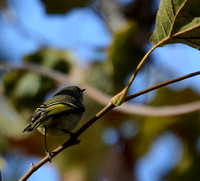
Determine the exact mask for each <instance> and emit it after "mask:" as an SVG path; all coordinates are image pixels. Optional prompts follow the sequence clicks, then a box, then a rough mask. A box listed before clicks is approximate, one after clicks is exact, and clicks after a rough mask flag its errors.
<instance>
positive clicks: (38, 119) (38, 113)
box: [23, 104, 47, 132]
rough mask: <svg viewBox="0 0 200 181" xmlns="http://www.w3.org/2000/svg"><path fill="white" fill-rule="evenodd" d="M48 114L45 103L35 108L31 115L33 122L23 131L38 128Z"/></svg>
mask: <svg viewBox="0 0 200 181" xmlns="http://www.w3.org/2000/svg"><path fill="white" fill-rule="evenodd" d="M46 114H47V112H46V108H45V105H43V104H42V105H41V106H40V107H39V108H37V109H36V110H35V113H34V114H33V115H32V116H31V120H32V122H31V123H30V124H29V125H28V126H27V127H26V128H25V129H24V130H23V132H25V131H28V132H30V131H32V130H33V129H36V128H37V127H38V126H39V125H40V124H41V123H42V120H44V118H45V117H46Z"/></svg>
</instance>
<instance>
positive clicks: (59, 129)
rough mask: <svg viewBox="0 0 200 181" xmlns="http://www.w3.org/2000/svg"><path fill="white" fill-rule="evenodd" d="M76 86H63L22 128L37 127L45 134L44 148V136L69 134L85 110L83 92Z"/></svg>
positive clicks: (30, 128) (28, 130) (29, 130)
mask: <svg viewBox="0 0 200 181" xmlns="http://www.w3.org/2000/svg"><path fill="white" fill-rule="evenodd" d="M84 91H85V89H80V88H79V87H77V86H69V87H64V88H62V89H61V90H60V91H58V92H57V93H56V94H55V95H54V96H53V97H51V98H50V99H48V100H47V101H46V102H44V103H43V104H42V105H40V106H39V108H37V109H36V110H35V112H34V114H33V115H32V116H31V120H32V122H31V123H30V124H29V125H28V126H27V127H26V128H25V129H24V130H23V132H26V131H27V132H31V131H33V130H34V129H37V130H38V131H39V132H41V133H42V134H43V135H44V136H45V150H46V152H47V153H48V154H49V155H50V153H49V151H48V148H47V141H46V136H48V135H50V136H65V135H66V134H70V136H71V137H72V136H73V133H72V132H71V131H72V130H73V129H74V128H75V127H76V126H77V124H78V123H79V121H80V120H81V118H82V115H83V113H84V112H85V107H84V105H83V92H84Z"/></svg>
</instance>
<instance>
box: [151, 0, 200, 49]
mask: <svg viewBox="0 0 200 181" xmlns="http://www.w3.org/2000/svg"><path fill="white" fill-rule="evenodd" d="M165 38H167V39H166V41H165V42H164V44H168V43H184V44H187V45H189V46H191V47H194V48H197V49H200V1H199V0H162V1H161V3H160V7H159V10H158V13H157V17H156V27H155V31H154V33H153V35H152V36H151V42H152V44H154V45H155V44H157V43H158V42H160V41H162V40H163V39H165Z"/></svg>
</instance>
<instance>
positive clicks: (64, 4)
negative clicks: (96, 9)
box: [41, 0, 89, 14]
mask: <svg viewBox="0 0 200 181" xmlns="http://www.w3.org/2000/svg"><path fill="white" fill-rule="evenodd" d="M41 1H42V3H44V5H45V8H46V12H47V14H64V13H66V12H68V11H70V10H71V9H73V8H78V7H85V6H86V5H87V4H88V3H89V0H75V1H74V0H59V1H58V0H51V1H49V0H41Z"/></svg>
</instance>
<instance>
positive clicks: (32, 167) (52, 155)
mask: <svg viewBox="0 0 200 181" xmlns="http://www.w3.org/2000/svg"><path fill="white" fill-rule="evenodd" d="M199 74H200V71H198V72H194V73H191V74H188V75H185V76H182V77H179V78H176V79H172V80H169V81H166V82H164V83H161V84H157V85H155V86H153V87H150V88H148V89H145V90H143V91H140V92H138V93H136V94H133V95H130V96H128V97H127V98H126V99H125V101H129V100H130V99H133V98H135V97H138V96H140V95H143V94H145V93H147V92H150V91H153V90H155V89H158V88H161V87H163V86H166V85H169V84H172V83H175V82H178V81H181V80H184V79H187V78H190V77H193V76H196V75H199ZM113 108H115V106H114V105H113V104H112V103H109V104H108V105H107V106H105V107H104V108H103V109H102V110H101V111H99V113H97V114H96V115H95V116H94V117H93V118H91V119H90V120H89V121H88V122H87V123H86V124H84V125H83V126H82V127H81V128H80V129H79V130H78V131H77V132H76V133H75V136H76V138H78V137H79V136H80V135H81V134H82V133H83V132H84V131H86V130H87V129H88V128H89V127H90V126H91V125H92V124H94V123H95V122H96V121H97V120H98V119H99V118H101V117H102V116H103V115H105V114H106V113H107V112H109V111H110V110H112V109H113ZM198 109H200V107H199V108H198ZM76 143H77V142H76V141H75V139H72V138H70V139H69V140H68V141H66V142H65V143H64V144H63V145H61V146H59V147H58V148H57V149H55V150H54V151H53V152H52V153H51V158H53V157H55V156H56V155H57V154H59V153H60V152H61V151H63V150H64V149H66V148H68V147H69V146H72V145H75V144H76ZM49 159H50V158H49V156H48V155H47V156H45V157H44V158H43V159H42V160H41V161H39V162H38V163H37V164H36V165H32V166H31V168H30V169H29V171H28V172H27V173H26V174H25V175H24V176H23V177H22V178H21V180H20V181H24V180H26V179H28V178H29V177H30V176H31V175H32V174H33V173H34V172H35V171H36V170H37V169H39V168H40V167H41V166H42V165H44V164H45V163H46V162H48V161H49Z"/></svg>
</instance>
